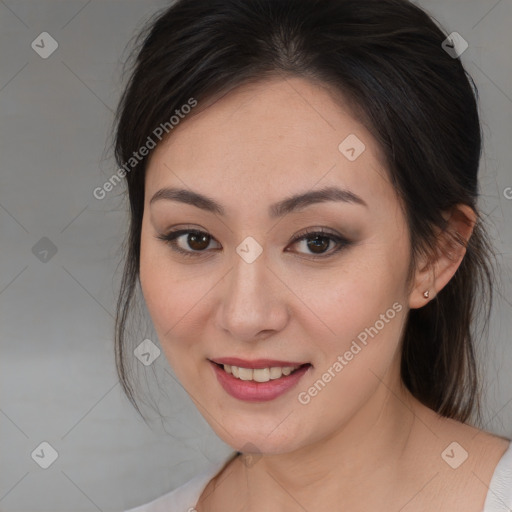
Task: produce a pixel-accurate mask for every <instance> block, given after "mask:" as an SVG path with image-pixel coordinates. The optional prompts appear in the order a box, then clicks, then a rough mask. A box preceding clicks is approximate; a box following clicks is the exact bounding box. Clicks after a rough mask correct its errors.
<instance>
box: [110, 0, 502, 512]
mask: <svg viewBox="0 0 512 512" xmlns="http://www.w3.org/2000/svg"><path fill="white" fill-rule="evenodd" d="M454 48H455V41H454V40H453V39H450V38H448V37H447V36H446V35H445V34H444V33H443V32H442V31H441V29H439V28H438V27H437V26H436V24H435V23H434V22H433V21H432V20H431V19H430V18H429V16H428V15H427V14H426V13H425V12H424V11H422V10H421V9H420V8H419V7H417V6H416V5H414V4H412V3H410V2H408V1H405V0H378V1H376V0H244V1H243V2H242V1H236V0H179V1H178V2H176V3H175V4H174V5H173V6H172V7H170V8H169V9H168V10H167V11H165V12H163V13H162V14H160V15H159V17H158V18H157V19H156V20H155V21H154V22H152V24H151V26H150V27H149V32H148V33H147V34H146V35H145V39H144V40H143V44H142V47H141V49H140V51H139V52H138V54H137V60H136V63H135V68H134V70H133V73H132V76H131V79H130V82H129V84H128V86H127V88H126V90H125V92H124V95H123V97H122V100H121V103H120V106H119V116H118V124H117V132H116V146H115V147H116V157H117V161H118V163H119V165H120V167H121V168H122V169H123V170H124V172H123V175H124V176H125V177H126V181H127V186H128V193H129V199H130V206H131V224H130V232H129V239H128V253H127V261H126V266H125V273H124V279H123V284H122V288H121V292H120V297H119V303H118V317H117V322H116V349H117V350H116V357H117V365H118V371H119V376H120V379H121V382H122V384H123V386H124V389H125V391H126V393H127V395H128V397H129V398H130V399H131V400H132V402H133V404H134V405H135V406H136V407H137V405H136V402H135V399H134V396H135V395H134V391H133V388H132V386H131V384H130V382H129V381H128V379H127V372H126V364H127V361H126V360H125V359H126V354H128V355H130V354H131V352H132V350H133V348H129V347H128V346H127V343H128V342H129V340H128V339H127V336H126V328H125V324H126V321H127V319H128V316H129V310H130V305H131V303H132V299H133V296H134V292H135V287H136V284H137V282H139V284H140V286H141V290H142V293H143V296H144V300H145V302H146V305H147V308H148V311H149V313H150V315H151V319H152V322H153V324H154V326H155V330H156V332H157V334H158V338H159V341H160V344H161V347H162V349H163V351H164V353H165V355H166V357H167V359H168V361H169V363H170V365H171V366H172V367H173V369H174V371H175V373H176V375H177V377H178V378H179V380H180V381H181V383H182V385H183V387H184V388H185V389H186V391H187V392H188V394H189V395H190V397H191V399H192V400H193V402H194V403H195V405H196V406H197V407H198V409H199V411H200V412H201V413H202V414H203V416H204V417H205V419H206V420H207V421H208V422H209V424H210V425H211V427H212V429H213V430H214V431H215V432H216V434H217V435H218V436H219V437H220V438H221V439H222V440H223V441H225V442H226V443H228V444H229V445H230V446H231V447H232V448H233V449H234V450H235V451H236V452H235V453H233V455H232V456H230V457H229V458H228V460H226V461H222V463H221V464H219V465H217V466H214V467H211V468H207V469H205V471H204V472H203V473H202V474H200V475H198V476H197V477H196V478H195V479H193V480H192V481H190V482H189V483H188V484H185V485H184V486H182V487H181V488H179V489H177V490H175V491H172V492H170V493H168V494H166V495H165V496H162V497H160V498H156V499H155V500H154V501H152V502H151V503H149V504H146V505H142V506H139V507H137V508H135V509H133V512H143V511H144V512H150V511H157V510H169V511H170V510H172V511H186V510H189V511H192V510H197V511H199V512H207V511H223V512H226V511H232V510H233V511H234V510H258V511H259V510H264V511H266V512H273V511H276V512H277V511H285V510H286V511H289V510H307V511H310V512H312V511H316V510H326V509H329V510H353V511H355V510H365V511H366V510H374V509H375V510H376V509H378V510H381V511H398V510H401V511H404V512H406V511H412V510H414V511H420V510H425V511H426V510H436V511H438V512H441V511H450V512H453V511H457V510H460V511H464V512H481V511H482V510H485V512H490V511H497V510H509V509H510V507H511V506H512V449H511V448H510V440H509V439H506V438H502V437H499V436H495V435H492V434H491V433H489V432H486V431H484V430H480V429H478V428H475V427H474V426H472V425H470V424H469V420H470V419H471V418H472V417H473V416H474V415H475V414H476V415H477V416H478V411H479V409H478V406H479V400H478V391H479V386H478V381H477V376H476V361H475V357H474V342H475V340H474V335H473V333H472V322H473V321H474V319H475V316H476V315H475V313H476V311H477V308H476V306H477V305H479V304H481V303H482V302H484V299H485V295H484V296H483V297H482V295H480V294H479V293H482V292H483V291H485V288H482V287H480V286H479V285H480V284H484V285H485V284H488V285H490V288H489V291H490V292H492V284H493V281H492V275H493V274H492V265H491V255H492V253H491V252H490V249H489V240H488V239H487V235H486V232H485V229H484V226H483V223H482V219H481V216H480V213H479V210H478V207H477V199H478V180H477V172H478V165H479V159H480V152H481V133H480V124H479V118H478V113H477V102H476V98H475V93H476V90H475V91H474V90H473V89H472V87H471V84H470V81H469V79H468V78H469V77H468V76H467V74H466V72H465V70H464V68H463V66H462V64H461V62H460V60H459V58H458V57H457V54H456V52H455V54H454ZM449 49H451V51H449ZM131 341H132V342H133V341H135V340H131Z"/></svg>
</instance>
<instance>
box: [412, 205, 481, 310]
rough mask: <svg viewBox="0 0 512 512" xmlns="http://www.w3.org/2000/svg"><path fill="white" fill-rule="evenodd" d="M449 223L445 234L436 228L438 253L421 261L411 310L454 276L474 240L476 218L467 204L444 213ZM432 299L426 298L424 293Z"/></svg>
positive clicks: (440, 288) (435, 292)
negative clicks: (426, 292)
mask: <svg viewBox="0 0 512 512" xmlns="http://www.w3.org/2000/svg"><path fill="white" fill-rule="evenodd" d="M443 217H444V218H445V219H446V220H447V222H448V224H447V226H446V230H445V231H441V230H440V229H437V242H436V254H435V255H434V256H432V255H430V256H426V255H425V256H424V257H422V258H421V259H420V261H418V265H417V269H416V272H415V276H414V285H413V288H412V289H411V292H410V295H409V307H410V308H411V309H416V308H421V307H423V306H424V305H425V304H427V303H428V302H429V301H430V300H432V299H433V298H434V297H435V296H436V294H437V293H439V292H440V291H441V290H442V289H443V288H444V287H445V286H446V284H447V283H448V282H449V281H450V279H451V278H452V277H453V275H454V274H455V272H456V271H457V269H458V268H459V266H460V264H461V262H462V259H463V258H464V255H465V254H466V246H467V244H468V242H469V239H470V238H471V235H472V233H473V229H474V227H475V223H476V220H477V216H476V213H475V211H474V210H473V209H472V208H471V207H470V206H468V205H466V204H458V205H456V206H454V207H453V208H452V209H451V210H450V211H448V212H443ZM427 290H428V292H429V296H428V297H425V296H424V295H423V294H424V292H425V291H427Z"/></svg>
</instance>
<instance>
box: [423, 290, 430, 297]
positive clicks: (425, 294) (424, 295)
mask: <svg viewBox="0 0 512 512" xmlns="http://www.w3.org/2000/svg"><path fill="white" fill-rule="evenodd" d="M428 296H429V291H428V290H425V291H424V292H423V297H425V299H428Z"/></svg>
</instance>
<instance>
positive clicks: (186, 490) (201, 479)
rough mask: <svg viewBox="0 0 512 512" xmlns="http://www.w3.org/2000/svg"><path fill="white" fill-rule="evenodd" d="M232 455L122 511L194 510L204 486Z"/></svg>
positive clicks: (159, 511)
mask: <svg viewBox="0 0 512 512" xmlns="http://www.w3.org/2000/svg"><path fill="white" fill-rule="evenodd" d="M233 455H234V454H231V455H230V456H229V457H228V458H227V460H223V461H221V462H218V463H211V464H209V465H208V467H207V468H206V469H205V470H204V471H202V472H200V473H199V474H197V475H196V476H195V477H193V478H192V479H191V480H189V481H188V482H186V483H185V484H183V485H181V486H180V487H178V488H176V489H174V490H173V491H170V492H168V493H167V494H164V495H163V496H160V497H159V498H156V499H155V500H153V501H150V502H149V503H146V504H144V505H140V506H138V507H135V508H131V509H129V510H125V511H124V512H169V511H170V510H172V511H173V512H189V511H191V510H194V507H195V505H196V503H197V501H198V500H199V497H200V496H201V494H202V492H203V490H204V489H205V487H206V486H207V485H208V483H209V482H210V480H212V478H214V477H215V476H216V474H217V473H218V472H219V471H221V470H222V469H223V468H224V466H225V465H226V464H227V463H228V462H229V461H230V460H231V459H232V457H233Z"/></svg>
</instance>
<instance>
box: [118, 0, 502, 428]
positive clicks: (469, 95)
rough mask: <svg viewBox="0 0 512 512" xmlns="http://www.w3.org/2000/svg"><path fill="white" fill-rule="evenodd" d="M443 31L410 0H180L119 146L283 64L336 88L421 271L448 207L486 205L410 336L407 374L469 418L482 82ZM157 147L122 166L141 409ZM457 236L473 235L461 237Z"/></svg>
mask: <svg viewBox="0 0 512 512" xmlns="http://www.w3.org/2000/svg"><path fill="white" fill-rule="evenodd" d="M446 37H447V34H446V33H444V32H443V30H442V29H441V28H440V26H439V24H438V23H436V22H434V19H433V18H431V17H430V16H429V15H428V14H427V13H426V12H425V11H424V10H422V9H421V8H419V7H418V6H416V5H414V4H413V3H411V2H409V1H406V0H243V1H242V0H178V1H177V2H176V3H174V4H173V5H172V6H171V7H170V8H168V9H166V10H165V11H163V12H161V13H158V15H157V17H156V19H154V20H152V21H151V22H150V24H149V25H148V28H147V30H146V31H145V32H143V33H141V35H140V39H139V42H140V46H139V47H137V49H136V52H135V53H134V55H135V60H134V63H133V67H132V68H130V72H131V75H130V78H129V83H128V84H127V87H126V89H125V90H124V93H123V95H122V98H121V101H120V103H119V107H118V114H117V118H116V133H115V137H116V138H115V154H116V160H117V163H118V164H119V166H121V167H122V166H123V165H126V162H127V161H129V160H130V158H132V156H133V152H136V151H137V150H138V149H139V148H140V147H142V146H144V145H145V144H146V141H147V137H148V136H150V135H151V134H152V133H153V132H154V130H155V128H156V127H158V126H160V125H162V123H165V122H168V121H169V118H170V117H171V116H172V115H173V114H174V112H175V111H176V109H180V107H181V106H182V105H184V104H186V103H187V102H188V100H189V99H190V98H191V97H193V98H195V99H196V100H197V101H198V103H199V105H201V104H204V102H206V101H207V100H208V99H211V98H213V97H215V96H217V95H219V94H223V93H226V92H228V91H229V90H230V89H232V88H233V87H236V86H239V85H242V84H246V83H249V82H255V81H260V80H264V79H265V78H269V77H275V76H281V77H287V76H298V77H303V78H306V79H310V80H313V81H317V82H319V83H322V84H325V85H327V86H329V87H330V88H332V89H333V90H335V91H338V92H339V93H340V95H341V96H342V97H343V98H345V99H347V100H348V102H349V104H350V105H351V107H352V108H353V110H354V111H355V112H357V114H358V116H359V118H360V119H361V120H362V122H364V124H365V126H366V127H367V129H368V130H369V131H370V132H371V133H372V134H373V135H374V137H375V138H376V140H377V142H378V143H379V146H380V148H381V150H382V153H383V155H384V157H385V161H386V165H387V169H388V172H389V177H390V180H391V183H392V184H393V186H394V187H395V189H396V191H397V194H398V196H399V197H400V199H401V202H402V205H403V208H404V214H405V216H406V219H407V223H408V227H409V235H410V242H411V247H412V258H411V267H410V270H411V274H410V275H411V276H412V271H413V270H414V268H415V264H416V262H417V261H418V256H419V255H420V254H434V253H435V250H436V246H437V243H436V241H437V237H436V229H439V230H441V232H446V227H447V223H446V221H445V219H444V217H443V215H442V212H444V211H449V210H450V209H451V208H452V207H453V206H454V205H456V204H459V203H462V204H466V205H469V206H470V207H471V208H473V210H474V211H475V212H476V213H477V217H478V220H477V223H476V225H475V228H474V231H473V235H472V236H471V238H470V240H469V243H468V244H467V246H466V254H465V257H464V258H463V260H462V263H461V265H460V266H459V268H458V270H457V272H456V273H455V275H454V276H453V278H452V279H451V280H450V282H449V283H448V284H447V285H446V286H445V287H444V288H443V289H442V290H441V291H440V292H439V293H438V294H437V295H436V296H435V298H434V299H433V300H431V301H430V302H429V303H428V304H427V305H425V306H424V307H422V308H420V309H414V310H411V311H409V314H408V317H407V321H406V326H405V329H404V332H403V339H402V343H403V345H402V360H401V378H402V382H403V384H404V385H405V386H406V387H407V388H408V389H409V390H410V391H411V393H412V394H413V395H414V396H415V397H417V398H418V399H419V400H420V401H421V402H422V403H424V404H425V405H427V406H428V407H430V408H431V409H433V410H435V411H437V412H438V413H439V414H441V415H443V416H447V417H451V418H455V419H458V420H460V421H467V420H468V419H469V418H470V417H471V415H472V414H474V413H475V412H476V413H477V414H478V418H480V399H479V379H478V371H477V365H476V358H475V346H474V341H475V334H474V333H473V331H472V327H473V326H474V324H475V320H476V319H477V313H480V312H481V310H480V309H477V307H476V306H477V305H482V306H486V309H485V312H486V316H485V324H484V325H487V323H488V319H489V316H490V312H491V304H492V294H493V282H494V267H493V257H494V253H493V252H492V250H491V244H490V240H489V238H488V235H486V231H485V229H484V225H483V219H482V217H481V215H480V214H479V212H478V210H477V206H476V202H477V197H478V181H477V173H478V168H479V161H480V156H481V127H480V121H479V115H478V106H477V99H478V91H477V89H476V86H475V84H474V82H473V81H472V79H471V77H470V76H469V74H468V73H467V72H466V71H465V69H464V68H463V66H462V63H461V62H460V59H459V58H452V57H451V56H450V55H449V54H448V53H447V52H445V50H444V49H443V48H442V46H441V45H442V42H443V41H444V40H445V39H446ZM182 122H186V119H184V120H183V121H182ZM170 136H172V132H171V133H170ZM147 160H148V156H146V157H144V158H143V159H141V161H140V162H138V163H137V165H135V166H134V167H133V169H132V170H131V171H130V172H128V173H127V174H126V183H127V187H128V194H129V201H130V212H131V218H130V228H129V232H128V233H127V239H126V244H127V251H126V260H125V266H124V273H123V278H122V283H121V287H120V291H119V298H118V303H117V318H116V324H115V346H116V351H115V353H116V366H117V371H118V375H119V378H120V380H121V383H122V385H123V388H124V391H125V392H126V394H127V396H128V398H129V399H130V401H131V402H132V404H133V405H134V406H135V407H136V408H137V410H139V409H138V407H137V403H136V400H135V393H134V388H133V386H132V384H131V382H130V379H129V377H128V373H127V361H126V352H127V348H126V346H125V344H126V343H127V339H128V337H127V331H126V321H127V319H128V318H129V315H130V311H131V309H132V306H133V302H134V300H133V299H134V294H135V291H136V285H137V280H138V275H139V274H138V272H139V263H140V261H139V256H140V235H141V223H142V216H143V208H144V178H145V168H146V164H147ZM450 236H452V235H450ZM454 243H463V244H465V242H464V240H460V239H458V238H456V237H455V238H454ZM139 341H140V340H139ZM128 353H129V354H131V351H130V352H128ZM139 412H140V411H139Z"/></svg>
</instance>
